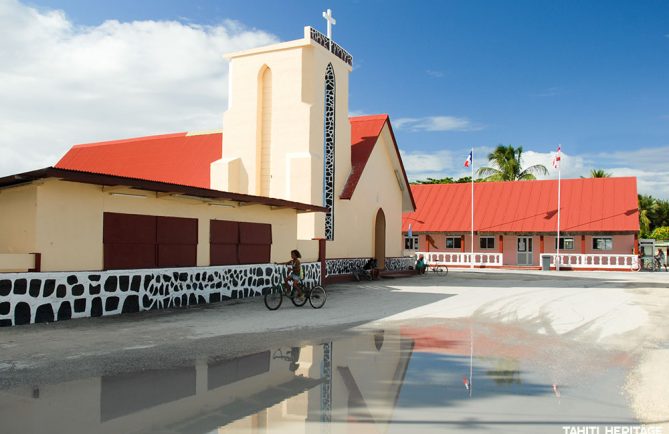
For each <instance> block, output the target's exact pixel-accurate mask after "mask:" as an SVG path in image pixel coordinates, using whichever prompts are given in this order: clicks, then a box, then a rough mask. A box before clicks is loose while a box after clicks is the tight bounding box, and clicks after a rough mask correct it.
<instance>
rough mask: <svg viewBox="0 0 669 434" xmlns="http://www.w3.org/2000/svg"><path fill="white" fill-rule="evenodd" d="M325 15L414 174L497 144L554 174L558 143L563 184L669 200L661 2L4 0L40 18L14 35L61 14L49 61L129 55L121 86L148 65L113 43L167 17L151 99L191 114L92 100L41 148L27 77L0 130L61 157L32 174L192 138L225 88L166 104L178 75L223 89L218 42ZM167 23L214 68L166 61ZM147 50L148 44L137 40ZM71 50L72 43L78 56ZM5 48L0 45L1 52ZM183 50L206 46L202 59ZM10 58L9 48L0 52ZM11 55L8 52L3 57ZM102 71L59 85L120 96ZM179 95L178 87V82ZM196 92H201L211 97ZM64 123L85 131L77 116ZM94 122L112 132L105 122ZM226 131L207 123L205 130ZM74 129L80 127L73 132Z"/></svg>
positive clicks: (358, 90) (440, 169)
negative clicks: (147, 142)
mask: <svg viewBox="0 0 669 434" xmlns="http://www.w3.org/2000/svg"><path fill="white" fill-rule="evenodd" d="M3 3H5V5H4V6H2V4H3ZM93 4H94V6H92V5H93ZM326 8H331V9H332V10H333V14H334V16H335V18H336V19H337V24H336V26H334V31H333V33H334V39H335V40H336V41H337V42H338V43H340V44H341V45H342V46H343V47H344V48H346V49H347V50H348V51H349V52H350V53H351V54H352V55H353V59H354V71H353V73H352V74H351V77H350V82H351V89H350V92H351V93H350V110H351V111H352V113H353V114H372V113H388V114H390V116H391V121H392V122H393V125H394V129H395V134H396V137H397V140H398V144H399V147H400V149H401V150H402V152H403V156H404V159H405V165H406V166H407V171H408V172H409V175H410V177H412V178H414V179H416V178H424V177H427V176H431V177H441V176H454V177H458V176H463V175H465V174H466V172H465V171H464V168H463V167H462V162H463V161H464V158H465V156H466V154H467V153H468V149H469V148H470V147H471V146H473V147H474V148H475V162H474V164H475V167H478V166H480V165H481V164H483V163H484V161H482V159H481V158H477V157H481V156H484V155H485V154H487V153H488V152H490V150H491V149H492V148H494V147H495V146H496V145H498V144H505V145H506V144H512V145H514V146H518V145H520V146H523V149H524V150H525V151H526V156H527V160H526V164H536V163H543V164H545V165H546V166H550V153H551V152H552V151H554V150H555V148H556V146H557V144H558V143H561V144H562V150H563V152H564V154H565V156H564V159H563V176H568V177H578V176H581V175H587V174H588V172H589V170H590V169H592V168H603V169H606V170H608V171H610V172H612V173H613V174H614V175H617V176H629V175H631V176H638V178H639V190H640V192H642V193H651V194H653V195H655V196H658V197H663V198H669V179H666V180H665V179H664V178H667V177H666V176H665V173H666V169H667V168H668V167H669V3H667V1H652V0H650V1H643V2H634V1H625V2H622V1H607V2H603V1H590V2H585V1H542V0H533V1H528V0H514V1H499V0H497V1H495V0H487V1H477V0H458V1H432V2H408V1H376V0H369V1H329V2H325V1H313V0H311V1H307V0H304V1H283V2H279V1H249V0H246V1H238V0H218V1H213V0H212V1H189V2H186V1H152V0H147V1H141V2H137V1H126V0H117V1H114V2H99V4H97V2H96V3H93V2H90V1H80V0H70V1H68V0H62V1H61V0H58V1H46V0H42V1H40V0H38V1H31V2H23V3H21V2H18V1H16V0H0V24H2V15H3V14H4V15H5V19H6V20H10V19H13V22H16V21H17V19H16V17H15V16H12V15H16V14H18V15H21V16H23V17H28V18H25V19H26V20H29V19H31V18H30V16H32V17H33V18H34V17H35V16H38V18H39V17H42V18H41V19H36V21H35V23H33V24H31V26H32V27H31V26H23V27H18V26H17V27H16V28H15V30H12V29H10V31H14V32H16V33H19V32H24V31H25V30H24V29H25V28H26V27H30V28H33V27H34V34H39V33H40V29H39V26H41V25H44V22H45V21H49V20H48V19H44V17H49V16H53V15H54V14H56V15H58V16H59V17H60V18H59V20H58V23H57V24H54V25H53V26H52V27H51V30H49V32H53V34H55V35H57V36H56V37H50V42H49V44H55V42H53V41H64V42H63V44H61V45H60V46H55V47H54V46H50V47H49V48H48V51H47V48H44V50H45V52H54V50H56V51H58V50H63V53H71V52H77V53H85V50H84V51H82V50H79V48H80V47H81V46H86V47H88V50H89V51H90V52H92V53H93V54H91V56H92V60H91V63H95V64H98V65H104V62H105V60H104V59H105V58H107V57H103V58H100V59H98V58H97V57H96V56H99V55H100V53H108V51H105V50H107V49H109V47H110V46H111V47H112V48H111V49H112V55H111V56H109V57H108V58H111V59H114V56H126V57H119V59H122V60H123V61H119V62H116V63H114V64H110V68H111V69H114V70H115V74H116V75H115V77H123V81H124V82H125V83H128V82H129V81H130V80H131V77H133V75H132V74H133V73H132V72H128V71H123V70H120V69H122V68H123V67H128V68H131V67H133V65H138V64H137V63H133V62H132V60H128V59H131V58H132V56H130V55H127V54H119V53H118V52H117V51H120V50H132V49H135V48H136V47H135V45H136V44H134V43H126V44H125V45H124V44H122V43H121V44H113V43H110V42H109V41H108V40H109V39H113V38H119V40H125V41H126V42H127V41H129V40H131V38H130V36H128V35H129V33H128V32H136V31H137V30H136V26H137V23H145V24H146V23H157V25H156V26H157V27H156V26H154V27H155V28H158V27H159V30H156V32H159V33H157V34H160V35H163V36H161V38H162V39H160V40H164V41H165V43H164V44H159V45H160V46H159V47H158V46H156V45H153V46H147V47H145V48H144V49H145V50H146V51H145V52H144V53H151V56H158V54H156V53H162V54H160V55H161V56H163V57H160V58H158V57H156V59H155V60H153V62H154V64H160V66H161V70H162V71H165V70H166V69H169V68H172V67H174V68H175V72H174V74H172V75H170V76H169V77H166V78H165V80H164V82H161V83H163V84H164V85H165V89H159V88H156V89H154V90H153V92H152V93H153V94H155V95H160V96H159V97H158V99H159V100H161V101H160V103H161V104H162V107H165V106H166V105H167V106H169V104H171V103H174V104H175V105H176V106H179V107H182V108H183V107H185V106H187V107H188V110H186V109H184V110H183V112H179V110H176V112H177V113H174V114H173V116H172V117H170V118H169V119H168V122H161V121H160V120H159V119H156V118H157V117H159V116H158V115H157V114H154V116H153V117H151V118H146V119H144V118H142V116H138V117H137V116H128V113H129V111H130V110H131V108H132V107H135V106H136V105H137V104H130V102H124V103H122V104H121V103H119V104H120V106H119V107H117V110H118V111H120V112H123V113H125V116H126V117H124V116H122V115H119V114H116V110H115V109H114V107H113V106H111V107H108V108H105V109H104V110H101V109H100V110H99V109H96V110H93V113H89V112H90V111H91V109H90V105H88V106H86V105H83V103H82V104H80V105H76V106H72V107H69V108H68V107H64V108H63V112H62V113H60V114H59V113H52V114H53V115H54V116H56V117H58V116H62V118H61V119H59V120H58V123H59V124H60V125H61V126H62V125H63V123H65V124H69V125H67V126H68V131H70V132H69V133H67V134H66V133H64V132H63V131H62V128H61V129H60V130H57V129H55V128H51V129H48V128H46V126H45V127H44V131H43V134H44V135H43V137H41V138H40V136H39V134H38V132H36V131H34V129H30V128H29V127H27V126H26V125H27V124H29V122H30V119H31V118H30V110H29V107H30V106H31V105H32V106H34V105H36V104H34V103H33V104H30V102H29V99H28V100H26V101H25V103H24V105H25V108H24V110H22V111H21V112H22V117H20V118H18V120H16V116H17V115H16V114H15V110H14V107H11V106H10V105H8V102H7V101H12V100H15V98H12V96H13V95H12V92H16V89H17V86H19V85H25V86H29V90H26V91H25V92H23V93H24V94H30V86H32V88H34V84H33V85H31V84H30V81H26V80H18V81H17V83H15V84H13V87H12V89H10V90H8V91H6V92H4V93H6V95H3V89H2V86H1V85H0V97H3V96H4V98H3V101H5V102H4V103H3V104H2V105H4V106H5V109H6V110H5V112H2V111H0V115H3V116H5V118H6V119H5V121H4V124H3V123H0V125H4V126H5V127H11V128H14V127H15V126H16V125H20V126H22V128H23V129H24V130H30V131H28V132H26V133H25V134H24V135H23V136H22V135H21V134H18V133H17V135H16V136H12V137H14V138H15V139H17V140H18V139H21V140H22V141H23V142H24V143H31V141H35V142H36V143H37V141H40V143H42V142H47V141H48V142H50V143H51V144H52V145H51V146H52V147H51V148H48V149H46V148H44V149H41V150H40V152H39V153H38V152H36V153H35V154H36V155H38V154H39V155H40V156H42V158H43V160H44V162H45V163H46V164H38V165H37V167H41V166H44V165H49V164H52V162H48V159H51V160H53V159H54V158H56V159H57V158H58V157H59V156H60V155H61V154H62V152H63V151H64V150H66V149H67V147H68V146H69V145H72V144H74V143H79V142H87V141H94V140H105V139H114V138H122V137H127V136H132V135H136V134H135V133H137V134H140V135H141V134H151V133H164V132H173V131H183V130H186V129H193V128H195V127H200V126H201V125H200V124H199V123H198V122H202V123H204V122H209V123H210V124H211V123H213V121H212V119H220V114H221V113H222V112H223V111H224V110H225V106H226V103H225V102H224V101H221V102H220V103H218V102H217V101H216V99H215V97H216V95H219V96H220V98H221V99H225V98H226V97H227V95H225V93H226V91H223V90H220V93H219V94H216V93H214V94H213V95H206V93H205V92H201V93H198V92H197V91H196V90H194V91H192V92H191V93H190V96H188V95H185V94H184V95H180V96H178V97H175V98H176V102H175V101H171V100H170V98H169V97H167V96H165V94H166V93H167V92H168V90H167V89H168V87H169V86H170V83H171V82H170V81H169V80H170V79H172V78H174V77H176V80H177V82H180V80H185V79H186V78H185V77H183V76H180V75H179V73H183V74H184V75H187V74H189V73H190V74H191V77H192V80H198V79H200V78H201V77H206V80H203V81H201V83H208V82H209V81H207V80H214V79H215V80H219V81H220V82H221V88H222V87H223V86H227V84H226V82H225V80H227V75H224V73H221V74H219V76H218V77H215V75H216V72H217V71H224V68H225V65H222V66H221V65H218V64H215V63H213V62H219V61H220V60H219V59H218V57H217V56H215V55H212V56H211V57H212V59H213V58H216V59H213V60H212V59H209V58H206V56H207V53H215V52H216V49H217V48H219V47H220V49H222V50H224V49H227V48H228V47H231V48H234V49H238V48H246V47H247V46H254V45H263V44H265V43H268V42H276V41H286V40H293V39H297V38H299V37H301V35H302V28H303V26H304V25H311V26H314V27H316V28H318V29H320V30H322V31H324V29H325V22H324V20H323V19H322V18H321V12H322V11H323V10H325V9H326ZM26 11H34V12H31V13H28V12H26ZM110 20H116V21H118V23H117V24H118V25H116V26H112V25H110V22H111V21H110ZM19 21H20V20H19ZM105 23H107V24H106V25H105ZM132 23H134V25H135V29H134V30H133V29H132V26H133V24H132ZM169 23H177V24H178V26H177V27H179V26H180V28H179V29H177V30H178V31H184V28H185V29H193V28H195V29H203V28H204V30H202V32H203V34H204V35H205V36H206V37H207V41H209V42H208V43H209V46H208V47H209V48H208V49H203V50H202V53H203V55H202V57H198V58H196V59H194V60H192V62H191V63H193V62H195V61H197V60H198V59H205V58H206V60H203V61H201V62H200V66H197V68H199V69H197V68H196V69H195V70H194V71H191V70H188V69H187V68H186V67H185V66H183V64H182V65H176V66H170V65H171V64H170V62H168V61H165V60H164V59H168V58H170V56H172V58H173V59H174V58H178V55H177V54H172V53H170V47H174V46H176V47H177V49H178V46H179V45H180V43H181V41H182V40H183V39H184V38H182V37H181V38H179V41H180V42H179V43H177V42H175V41H176V39H175V40H174V41H172V40H171V39H170V36H169V35H170V34H173V33H174V32H173V30H174V26H169V25H168V24H169ZM160 26H162V27H160ZM5 28H6V27H5ZM110 28H112V30H109V29H110ZM166 29H168V30H166ZM169 29H171V30H169ZM211 29H224V30H225V31H226V32H227V33H226V34H227V36H228V39H226V40H225V41H223V42H220V41H217V40H216V37H217V36H216V35H217V34H218V33H216V31H212V30H211ZM152 31H153V30H152ZM160 32H163V33H160ZM46 34H51V33H48V32H46ZM140 34H142V33H140ZM100 35H102V36H100ZM132 35H135V36H136V35H137V33H132ZM33 36H34V35H33ZM33 36H31V37H26V38H18V37H17V38H16V39H15V40H10V42H5V45H4V50H10V51H11V50H12V49H14V51H17V52H18V51H20V50H31V49H32V47H34V46H35V43H34V40H35V38H34V37H33ZM154 36H155V35H154ZM10 39H11V38H10ZM45 39H46V38H45ZM146 39H147V40H148V39H151V38H146ZM194 39H197V38H194ZM200 39H202V38H200ZM26 41H28V42H30V44H28V43H27V42H26ZM92 41H93V42H92ZM10 43H11V44H14V45H13V46H12V45H9V44H10ZM144 43H145V41H144V39H142V42H139V43H138V44H139V45H141V44H144ZM195 43H196V42H194V44H195ZM22 44H25V45H22ZM77 44H79V45H77ZM73 46H76V49H72V47H73ZM96 47H97V48H96ZM101 47H104V48H101ZM212 47H214V48H213V49H212ZM182 49H183V47H182ZM0 50H3V46H2V43H0ZM4 50H3V51H4ZM187 51H189V52H193V51H195V52H198V49H194V48H190V49H187ZM0 54H6V53H3V52H2V51H0ZM14 54H15V53H14ZM66 55H69V54H66ZM84 55H85V54H82V55H81V56H84ZM44 57H45V56H41V58H44ZM134 57H138V56H134ZM145 57H146V56H145ZM3 58H7V57H6V56H4V55H3ZM24 58H25V56H24V55H20V56H19V57H16V59H18V60H17V61H16V62H17V63H19V64H20V65H22V67H21V68H18V67H15V68H14V70H8V69H7V68H10V69H11V67H8V66H7V63H5V66H1V65H0V74H3V73H5V74H8V73H9V74H18V72H17V71H24V72H25V71H31V70H33V71H34V70H37V69H38V68H37V67H34V66H32V67H31V66H30V65H32V64H30V63H28V61H26V60H25V59H24ZM77 59H78V60H77ZM81 59H82V57H74V55H73V60H72V61H71V62H70V65H71V66H68V67H67V68H66V67H64V66H62V65H61V67H60V72H63V74H65V70H66V69H67V70H69V71H71V70H72V69H71V68H76V67H77V65H79V64H81V63H86V62H85V61H82V60H81ZM84 59H85V58H84ZM161 59H163V60H161ZM163 61H164V63H160V62H163ZM24 62H25V64H24ZM54 62H55V63H56V64H57V63H58V61H57V60H55V61H54ZM54 62H51V63H49V64H46V66H44V64H42V67H41V68H40V70H41V71H42V74H37V75H40V76H42V77H43V78H44V76H49V77H48V78H49V79H53V77H56V76H57V74H58V71H56V72H53V73H48V74H47V73H45V72H44V69H45V68H50V67H49V66H48V65H53V64H54ZM118 65H122V66H121V67H119V66H118ZM139 65H141V64H139ZM201 65H209V66H207V67H205V66H201ZM31 68H32V69H31ZM82 68H84V69H86V68H91V66H90V65H83V66H82ZM207 68H209V69H207ZM3 69H5V70H4V71H3ZM117 69H118V71H116V70H117ZM134 69H135V70H136V69H137V66H134ZM177 70H178V71H177ZM182 70H183V71H182ZM82 71H83V70H82ZM75 72H76V71H75ZM98 73H99V72H96V71H90V70H88V69H86V70H85V71H83V72H81V73H80V74H76V73H75V74H69V73H68V74H66V75H67V77H68V78H67V79H64V80H65V85H66V86H72V87H73V88H75V89H77V93H76V95H77V98H72V99H73V100H78V99H79V98H80V99H81V101H84V100H85V98H86V95H87V96H88V98H92V99H93V100H98V101H101V100H107V99H106V98H104V97H103V95H102V94H100V95H97V92H98V91H99V87H100V86H99V83H101V82H103V83H104V85H105V86H109V87H110V88H111V87H113V86H112V83H111V81H113V80H114V76H112V75H105V74H108V72H106V73H99V74H100V75H96V74H98ZM162 73H164V74H168V73H167V72H162ZM72 75H74V76H75V77H78V79H79V80H86V79H87V77H88V78H89V79H95V80H97V83H98V86H95V87H94V86H91V87H86V85H83V84H81V83H79V82H77V83H74V82H73V81H74V79H73V78H72ZM168 75H169V74H168ZM140 79H141V77H140ZM18 82H22V84H20V83H18ZM211 83H215V82H214V81H211ZM152 85H153V83H152ZM63 86H64V85H63V82H58V83H52V84H45V85H44V88H45V89H46V88H48V89H53V88H54V87H58V88H60V89H63ZM212 86H214V87H216V86H218V85H217V84H212ZM172 87H173V88H174V87H177V88H178V87H179V86H178V85H174V84H172ZM79 91H81V93H78V92H79ZM176 93H178V92H176ZM63 95H65V94H60V95H54V96H53V97H52V98H48V99H49V101H51V103H52V104H59V97H60V98H61V100H62V97H63ZM91 95H93V96H91ZM193 95H201V98H200V97H196V96H193ZM7 98H10V99H7ZM35 98H37V95H35ZM124 101H132V96H130V95H128V96H127V98H125V100H124ZM198 101H199V102H198ZM124 104H125V105H124ZM144 104H146V103H145V102H144V101H142V103H141V104H140V105H141V106H142V108H143V110H144V111H145V112H146V111H147V110H153V107H152V106H144ZM198 104H200V105H198ZM216 104H218V106H220V107H219V108H218V109H217V110H218V112H216V109H210V107H217V105H216ZM87 107H88V108H87ZM208 110H209V111H212V112H214V113H213V115H212V117H208V116H201V117H200V121H196V120H194V118H195V117H197V113H198V112H202V113H205V112H207V111H208ZM49 111H50V110H47V109H44V108H42V109H40V112H39V116H37V117H36V119H39V120H40V122H43V123H44V124H45V125H47V124H48V123H49V122H50V118H49V117H48V116H49ZM65 114H67V115H68V116H69V119H71V118H72V117H73V116H74V118H76V119H79V120H80V122H68V121H67V118H65ZM94 116H98V117H99V119H100V121H102V122H104V123H105V125H104V126H97V125H96V124H95V119H96V118H95V117H94ZM7 117H9V119H7ZM139 121H142V122H143V125H144V126H143V127H139V126H133V127H128V123H129V122H139ZM216 122H220V121H216ZM202 126H204V125H202ZM219 126H220V125H219V124H215V125H209V128H218V127H219ZM79 127H81V129H79ZM151 128H156V129H159V130H156V131H153V130H151ZM75 133H78V135H77V136H76V138H75V136H74V134H75ZM10 136H11V135H10ZM28 136H30V138H29V140H28V138H27V137H28ZM66 142H68V143H66ZM3 146H4V147H5V149H3V148H2V147H3ZM12 146H14V145H12V144H6V143H4V144H3V143H2V142H0V152H3V153H4V154H6V155H5V158H4V160H5V161H6V163H5V166H2V163H0V171H2V172H3V174H7V173H15V172H17V171H19V170H23V169H25V170H28V169H30V168H34V167H23V165H25V160H23V159H22V158H21V157H20V156H19V155H18V154H19V152H18V151H17V150H16V149H15V148H12ZM9 148H12V149H9ZM8 149H9V150H8ZM35 159H37V160H39V158H38V157H35V158H33V160H32V161H34V160H35ZM8 162H10V163H8ZM14 168H15V169H16V170H13V169H14ZM554 176H556V174H554V173H551V174H550V175H549V176H548V177H554Z"/></svg>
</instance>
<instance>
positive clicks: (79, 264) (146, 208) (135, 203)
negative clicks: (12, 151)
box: [36, 180, 317, 271]
mask: <svg viewBox="0 0 669 434" xmlns="http://www.w3.org/2000/svg"><path fill="white" fill-rule="evenodd" d="M114 192H115V193H120V192H121V193H122V192H125V193H130V194H134V195H144V196H145V197H144V198H138V197H130V196H118V195H112V194H111V193H110V192H109V191H103V188H102V187H101V186H97V185H88V184H80V183H73V182H66V181H58V180H49V181H47V182H46V183H45V184H44V185H42V186H40V187H39V189H38V206H37V226H36V227H37V230H36V233H37V243H36V251H38V252H41V253H42V271H82V270H101V269H102V267H103V255H102V253H103V251H102V224H103V213H104V212H116V213H128V214H144V215H159V216H170V217H186V218H197V219H198V238H199V243H198V249H197V265H198V266H207V265H209V220H233V221H244V222H253V223H270V224H272V238H273V244H272V257H271V260H272V261H273V262H274V261H285V260H288V259H289V258H287V256H288V253H287V252H290V250H292V249H294V248H297V246H298V242H297V223H296V216H295V214H296V211H295V210H292V209H277V210H270V208H269V207H267V206H262V205H249V206H241V207H239V206H235V207H234V208H230V207H221V206H213V205H209V204H208V203H205V202H203V201H201V200H198V199H190V198H183V197H173V196H162V197H156V194H155V193H153V192H149V191H141V190H130V189H125V190H123V189H115V190H114ZM313 243H314V244H316V245H317V242H316V241H313Z"/></svg>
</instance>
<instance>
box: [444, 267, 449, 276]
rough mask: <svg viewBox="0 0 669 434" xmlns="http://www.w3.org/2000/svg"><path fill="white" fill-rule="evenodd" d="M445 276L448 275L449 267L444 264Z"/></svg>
mask: <svg viewBox="0 0 669 434" xmlns="http://www.w3.org/2000/svg"><path fill="white" fill-rule="evenodd" d="M444 276H448V267H447V266H445V265H444Z"/></svg>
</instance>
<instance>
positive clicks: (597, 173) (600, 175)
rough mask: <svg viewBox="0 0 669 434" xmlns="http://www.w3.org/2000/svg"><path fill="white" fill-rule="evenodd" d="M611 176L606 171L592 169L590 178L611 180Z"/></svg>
mask: <svg viewBox="0 0 669 434" xmlns="http://www.w3.org/2000/svg"><path fill="white" fill-rule="evenodd" d="M610 177H611V174H610V173H609V172H606V171H605V170H604V169H592V170H590V178H610Z"/></svg>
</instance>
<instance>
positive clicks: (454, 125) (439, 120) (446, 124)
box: [393, 116, 483, 131]
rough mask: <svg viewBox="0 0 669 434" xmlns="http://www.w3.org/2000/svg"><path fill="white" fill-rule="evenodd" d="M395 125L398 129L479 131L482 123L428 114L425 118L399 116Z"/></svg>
mask: <svg viewBox="0 0 669 434" xmlns="http://www.w3.org/2000/svg"><path fill="white" fill-rule="evenodd" d="M393 125H395V126H396V127H397V129H405V130H409V131H477V130H482V129H483V127H482V126H481V125H476V124H473V123H472V122H471V121H470V120H469V119H467V118H459V117H455V116H428V117H424V118H399V119H395V121H394V122H393Z"/></svg>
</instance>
